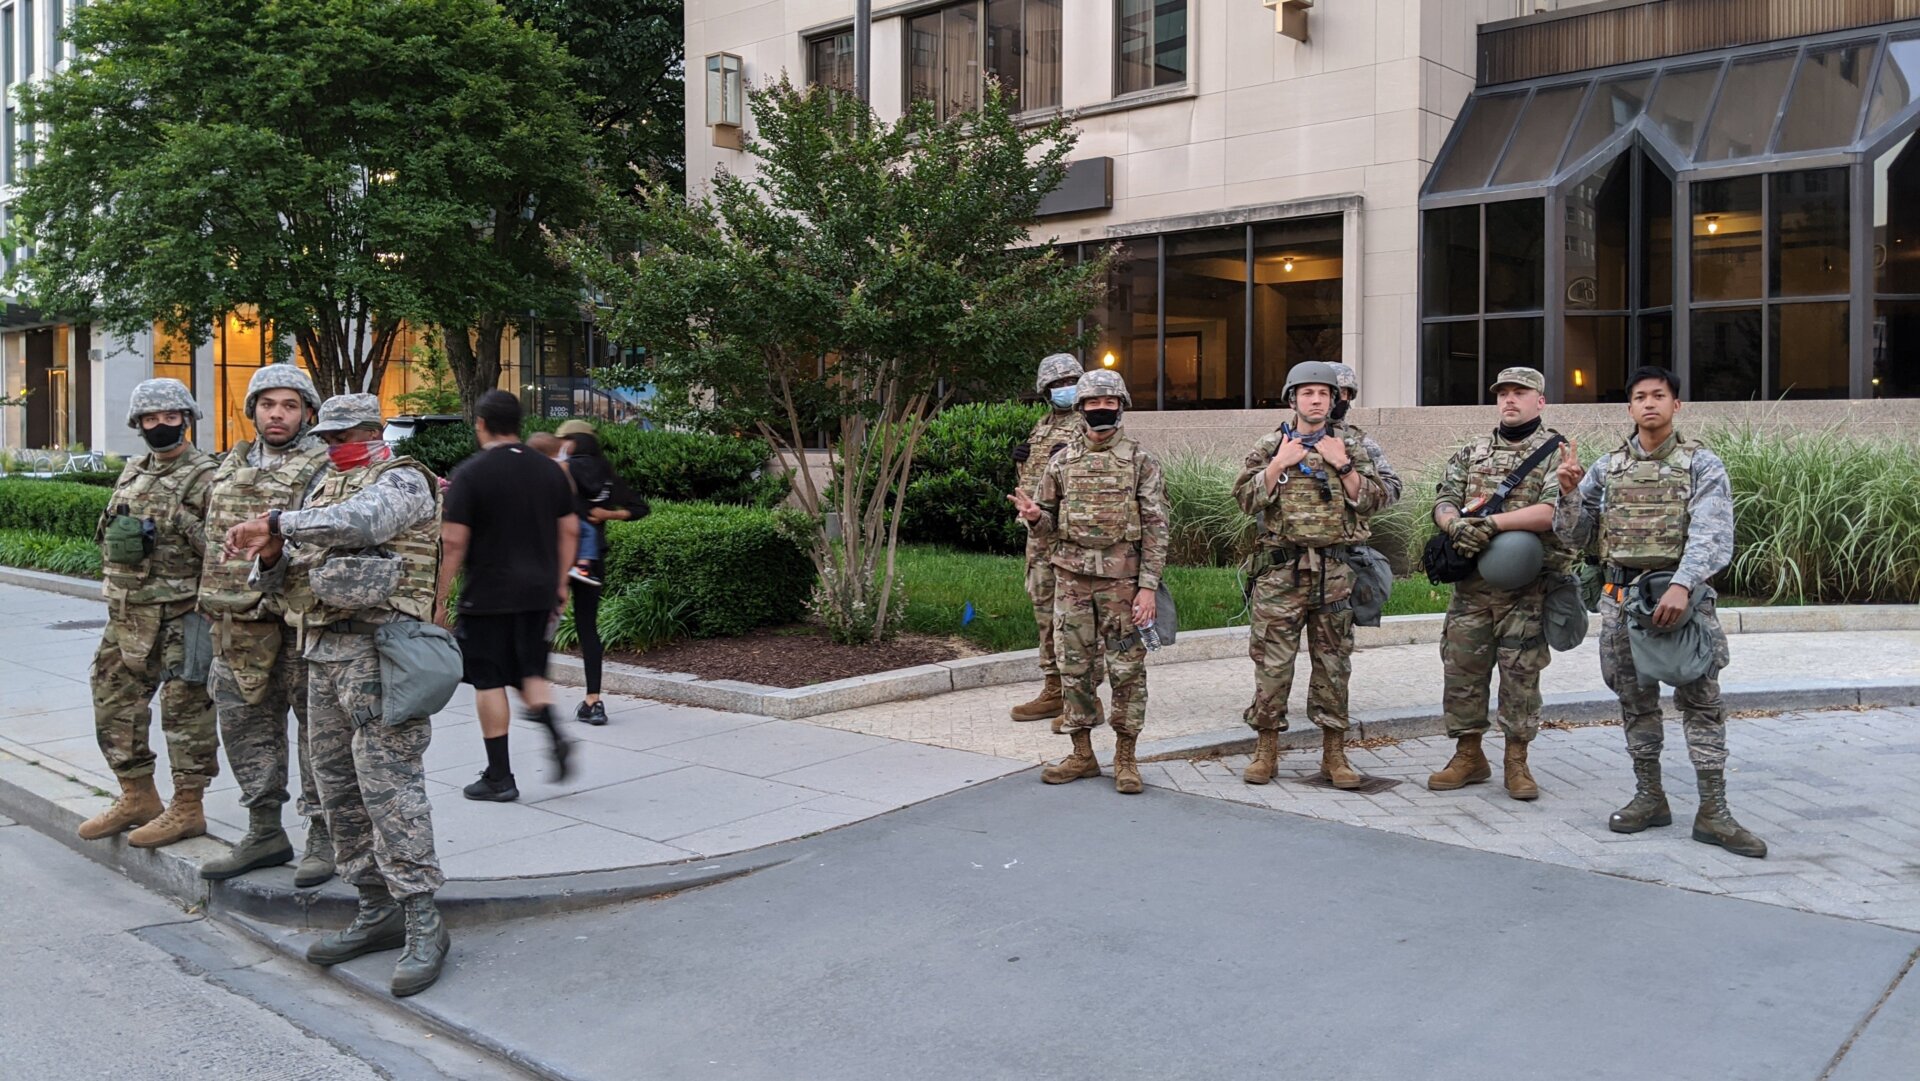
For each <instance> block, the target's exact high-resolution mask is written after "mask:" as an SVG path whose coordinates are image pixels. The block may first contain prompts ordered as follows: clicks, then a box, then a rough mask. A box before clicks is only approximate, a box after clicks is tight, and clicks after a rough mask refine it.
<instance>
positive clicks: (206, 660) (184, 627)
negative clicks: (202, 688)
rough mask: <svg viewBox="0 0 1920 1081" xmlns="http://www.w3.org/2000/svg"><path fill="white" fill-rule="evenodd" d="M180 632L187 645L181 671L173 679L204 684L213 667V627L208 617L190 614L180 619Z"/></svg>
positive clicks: (183, 654) (182, 657)
mask: <svg viewBox="0 0 1920 1081" xmlns="http://www.w3.org/2000/svg"><path fill="white" fill-rule="evenodd" d="M180 630H181V633H182V637H183V638H184V639H185V645H184V648H183V651H182V654H181V659H180V671H178V672H176V673H174V676H173V678H175V679H177V680H179V681H181V682H182V683H202V684H204V683H205V682H206V681H207V672H208V670H210V669H211V668H212V667H213V625H212V624H211V623H208V622H207V617H206V616H203V615H201V614H200V613H198V612H188V613H187V614H186V615H184V616H181V617H180Z"/></svg>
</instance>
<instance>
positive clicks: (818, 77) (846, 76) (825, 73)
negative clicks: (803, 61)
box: [807, 30, 854, 94]
mask: <svg viewBox="0 0 1920 1081" xmlns="http://www.w3.org/2000/svg"><path fill="white" fill-rule="evenodd" d="M807 81H808V82H811V83H812V84H813V85H815V86H824V87H828V88H830V89H833V90H838V91H840V92H841V93H843V94H851V93H853V90H854V87H853V31H851V30H848V31H845V32H844V33H839V34H828V35H826V36H825V37H817V38H814V39H813V40H812V41H809V42H807Z"/></svg>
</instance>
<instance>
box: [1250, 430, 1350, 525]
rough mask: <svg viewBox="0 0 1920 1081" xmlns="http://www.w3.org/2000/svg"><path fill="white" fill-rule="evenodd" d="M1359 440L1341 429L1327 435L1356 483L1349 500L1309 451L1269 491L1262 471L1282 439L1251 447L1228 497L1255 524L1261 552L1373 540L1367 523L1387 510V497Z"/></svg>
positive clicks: (1271, 437) (1270, 436)
mask: <svg viewBox="0 0 1920 1081" xmlns="http://www.w3.org/2000/svg"><path fill="white" fill-rule="evenodd" d="M1361 434H1363V433H1359V432H1358V430H1357V429H1354V428H1348V427H1345V426H1342V427H1338V428H1335V429H1333V431H1332V433H1331V437H1337V438H1339V439H1340V441H1341V442H1342V443H1343V444H1345V446H1346V448H1347V457H1348V459H1349V460H1351V461H1352V463H1353V468H1354V472H1355V473H1356V474H1358V475H1359V477H1360V491H1359V493H1358V494H1357V495H1354V496H1353V497H1351V498H1349V497H1348V496H1347V493H1346V488H1345V486H1344V485H1343V484H1341V482H1340V478H1339V477H1336V476H1334V475H1333V473H1332V470H1330V469H1329V468H1328V467H1327V463H1326V460H1325V459H1323V458H1322V457H1320V452H1319V451H1317V450H1309V451H1308V452H1307V456H1306V458H1305V460H1303V461H1302V462H1301V463H1300V464H1299V465H1296V466H1294V467H1293V468H1292V469H1289V470H1287V471H1286V472H1285V473H1284V474H1282V475H1281V478H1280V482H1279V483H1277V484H1272V485H1269V484H1268V483H1267V475H1266V471H1267V465H1268V463H1270V462H1272V461H1273V456H1274V455H1275V454H1277V453H1279V450H1280V444H1281V443H1282V442H1283V441H1284V440H1285V439H1286V434H1285V433H1284V432H1283V431H1280V430H1275V431H1272V432H1269V433H1267V434H1266V435H1265V436H1264V437H1262V438H1261V440H1260V442H1258V443H1256V444H1254V447H1253V449H1252V450H1251V451H1249V452H1247V457H1246V461H1244V462H1243V463H1241V468H1240V476H1239V478H1238V479H1236V480H1235V481H1234V485H1233V497H1234V499H1235V500H1236V501H1238V502H1239V504H1240V507H1241V509H1243V510H1245V511H1246V512H1247V513H1248V514H1251V515H1253V516H1254V517H1255V518H1258V519H1259V520H1260V544H1261V546H1263V547H1267V548H1278V547H1282V546H1294V547H1301V548H1325V547H1327V546H1329V545H1334V544H1358V543H1360V542H1361V541H1364V540H1366V539H1367V538H1368V537H1370V536H1371V535H1372V529H1371V528H1370V526H1369V525H1368V519H1369V518H1371V517H1372V516H1373V515H1374V514H1375V513H1376V512H1378V511H1379V510H1380V509H1381V508H1382V507H1385V506H1386V505H1387V502H1388V495H1387V486H1386V484H1385V483H1384V482H1383V481H1382V480H1381V479H1380V474H1379V472H1378V471H1377V469H1376V467H1375V465H1374V462H1373V457H1372V455H1371V454H1369V453H1368V451H1367V448H1366V446H1365V445H1364V444H1363V443H1361V441H1360V436H1361Z"/></svg>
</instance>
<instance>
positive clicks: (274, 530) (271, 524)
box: [267, 510, 280, 537]
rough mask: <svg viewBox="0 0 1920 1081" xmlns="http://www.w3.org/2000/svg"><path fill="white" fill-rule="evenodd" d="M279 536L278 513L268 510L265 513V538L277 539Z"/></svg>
mask: <svg viewBox="0 0 1920 1081" xmlns="http://www.w3.org/2000/svg"><path fill="white" fill-rule="evenodd" d="M279 535H280V512H279V511H277V510H270V511H268V512H267V536H269V537H277V536H279Z"/></svg>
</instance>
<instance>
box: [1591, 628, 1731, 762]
mask: <svg viewBox="0 0 1920 1081" xmlns="http://www.w3.org/2000/svg"><path fill="white" fill-rule="evenodd" d="M1600 616H1601V619H1602V623H1601V626H1600V675H1601V678H1603V679H1605V680H1606V681H1607V686H1608V687H1610V688H1612V689H1613V693H1615V694H1617V695H1619V696H1620V719H1621V721H1622V722H1623V723H1624V725H1625V727H1626V730H1627V753H1628V754H1629V755H1631V756H1633V757H1634V758H1637V759H1642V760H1648V759H1651V760H1658V759H1659V757H1660V748H1661V747H1662V746H1663V745H1664V744H1665V742H1666V733H1665V731H1664V725H1663V721H1664V718H1662V716H1661V713H1660V685H1659V684H1658V683H1656V684H1654V685H1653V686H1651V687H1643V686H1641V685H1640V677H1639V674H1638V673H1637V672H1636V671H1635V670H1634V667H1633V647H1632V645H1631V644H1630V641H1629V639H1628V637H1627V621H1626V620H1625V619H1622V618H1621V617H1620V604H1619V602H1617V601H1615V600H1614V599H1613V598H1612V597H1607V598H1604V599H1603V600H1601V602H1600ZM1693 618H1695V619H1704V620H1706V621H1707V622H1708V623H1709V624H1710V625H1711V627H1712V630H1713V637H1714V666H1713V671H1712V672H1711V673H1710V674H1708V675H1705V676H1702V677H1700V678H1699V679H1696V680H1694V681H1693V682H1692V683H1689V684H1687V685H1686V686H1684V687H1675V688H1674V689H1673V704H1674V705H1675V706H1677V707H1679V710H1680V715H1681V717H1682V718H1684V729H1685V731H1686V734H1687V755H1688V757H1689V758H1691V759H1692V760H1693V767H1694V768H1695V769H1725V768H1726V765H1727V707H1726V703H1725V702H1723V701H1722V700H1721V698H1720V669H1722V668H1724V667H1726V664H1727V660H1728V654H1727V634H1726V632H1725V631H1724V630H1722V629H1721V628H1720V617H1719V616H1717V615H1715V614H1714V605H1713V598H1711V597H1706V598H1702V600H1701V601H1700V603H1699V604H1698V605H1696V606H1695V608H1694V611H1693Z"/></svg>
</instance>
